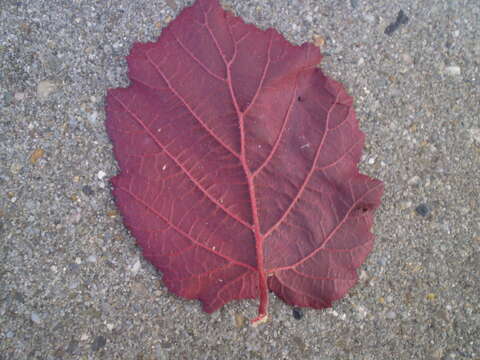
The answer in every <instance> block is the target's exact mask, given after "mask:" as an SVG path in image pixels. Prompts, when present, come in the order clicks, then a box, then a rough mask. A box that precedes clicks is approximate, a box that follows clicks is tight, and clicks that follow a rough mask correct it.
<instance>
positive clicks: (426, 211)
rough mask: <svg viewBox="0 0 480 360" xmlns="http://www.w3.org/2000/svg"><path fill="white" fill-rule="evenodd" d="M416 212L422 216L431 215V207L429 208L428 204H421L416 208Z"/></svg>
mask: <svg viewBox="0 0 480 360" xmlns="http://www.w3.org/2000/svg"><path fill="white" fill-rule="evenodd" d="M415 212H416V213H417V214H418V215H420V216H423V217H425V216H427V215H428V214H430V209H429V207H428V206H427V204H420V205H418V206H417V207H416V208H415Z"/></svg>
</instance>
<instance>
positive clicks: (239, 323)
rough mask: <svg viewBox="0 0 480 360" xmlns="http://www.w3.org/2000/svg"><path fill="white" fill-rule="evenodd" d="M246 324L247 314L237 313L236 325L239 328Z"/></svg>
mask: <svg viewBox="0 0 480 360" xmlns="http://www.w3.org/2000/svg"><path fill="white" fill-rule="evenodd" d="M244 325H245V316H243V315H242V314H235V327H236V328H237V329H240V328H242V327H243V326H244Z"/></svg>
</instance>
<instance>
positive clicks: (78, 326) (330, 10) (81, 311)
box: [0, 0, 480, 360]
mask: <svg viewBox="0 0 480 360" xmlns="http://www.w3.org/2000/svg"><path fill="white" fill-rule="evenodd" d="M191 3H192V2H191V1H185V0H168V1H161V0H137V1H130V0H102V1H97V0H68V1H67V0H27V1H20V0H1V1H0V359H355V360H357V359H360V360H373V359H390V358H395V359H432V360H433V359H448V360H450V359H480V311H479V310H480V308H479V307H480V306H479V297H480V255H479V254H480V212H479V209H480V195H479V193H480V117H479V110H480V109H479V104H480V73H479V59H480V42H479V38H480V3H479V2H478V0H457V1H446V0H399V1H387V0H379V1H367V0H348V1H347V0H342V1H334V0H275V1H273V0H225V1H223V4H224V7H225V8H227V9H229V10H231V11H233V12H235V13H236V14H238V15H241V16H242V17H243V18H244V19H245V20H246V21H247V22H251V23H254V24H256V25H258V26H260V27H262V28H266V27H275V28H276V29H278V30H279V31H280V32H281V33H282V34H284V35H285V36H286V38H287V39H289V40H290V41H293V42H295V43H302V42H305V41H311V40H312V39H315V40H316V41H317V43H318V44H321V45H322V51H323V52H324V55H325V58H324V60H323V62H322V67H323V68H324V69H325V71H326V72H327V73H328V74H329V75H330V76H332V77H333V78H335V79H337V80H340V81H342V82H343V83H344V84H345V86H346V87H347V88H348V91H349V92H350V93H351V94H352V95H353V96H354V97H355V107H356V110H357V114H358V118H359V120H360V122H361V127H362V129H363V130H364V131H365V133H366V135H367V144H366V148H365V156H364V158H363V162H362V166H361V167H362V171H364V172H365V173H367V174H370V175H372V176H374V177H378V178H380V179H382V180H383V181H384V182H385V184H386V192H385V196H384V200H383V205H382V207H381V208H380V210H379V211H378V213H377V218H376V225H375V229H374V232H375V234H376V236H377V238H376V245H375V248H374V250H373V252H372V254H371V256H370V257H369V258H368V260H367V262H366V263H365V264H364V265H363V266H362V268H361V270H360V271H359V273H360V279H361V280H360V283H359V285H358V286H357V287H356V288H355V289H354V290H353V291H351V292H350V293H349V295H348V296H347V297H346V298H345V299H343V300H342V301H339V302H338V303H336V305H335V307H334V308H333V309H329V310H326V311H318V310H303V311H295V312H292V308H291V307H289V306H287V305H286V304H284V303H283V302H281V301H280V300H278V299H277V298H276V297H275V296H274V295H271V306H270V312H271V315H272V316H271V320H270V321H269V322H268V323H267V324H265V325H263V326H260V327H257V328H252V327H251V326H249V325H248V320H247V319H249V318H252V317H254V315H255V313H256V310H257V308H256V302H255V301H242V302H236V303H232V304H229V305H227V306H226V307H224V308H223V309H222V310H221V311H218V312H216V313H214V314H213V315H208V314H205V313H203V312H202V311H201V308H200V304H199V303H198V302H196V301H187V300H183V299H179V298H177V297H176V296H174V295H171V294H168V293H167V291H166V288H165V287H164V286H163V285H162V282H161V276H160V274H158V273H156V271H155V270H154V269H153V268H152V266H150V265H149V264H148V263H147V262H145V261H144V260H143V259H142V258H141V256H140V251H139V250H138V249H137V248H136V247H135V243H134V239H133V238H132V237H131V236H130V235H129V233H128V232H127V231H126V230H125V228H124V226H123V224H122V221H121V218H120V217H119V215H118V214H117V212H116V209H115V206H114V203H113V200H112V196H111V193H110V188H109V183H108V179H109V178H110V177H111V176H113V175H115V174H116V172H117V167H116V163H115V161H114V159H113V156H112V147H111V144H110V142H109V140H108V138H107V136H106V132H105V128H104V120H105V114H104V96H105V93H106V90H107V89H108V88H111V87H119V86H126V85H127V84H128V81H127V77H126V70H127V68H126V62H125V55H127V53H128V50H129V48H130V46H131V45H132V43H133V42H135V41H147V40H153V39H155V38H156V37H157V36H158V35H159V33H160V32H161V30H162V28H163V27H164V26H166V25H167V24H168V22H169V21H171V20H172V19H173V18H174V17H175V15H176V14H177V13H178V12H179V11H181V9H182V8H183V7H185V6H186V5H188V4H191ZM400 10H402V12H403V15H402V14H400V15H399V12H400ZM322 43H323V44H322Z"/></svg>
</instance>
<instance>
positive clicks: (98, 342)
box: [91, 336, 107, 351]
mask: <svg viewBox="0 0 480 360" xmlns="http://www.w3.org/2000/svg"><path fill="white" fill-rule="evenodd" d="M106 344H107V339H105V338H104V337H103V336H97V337H96V338H95V340H93V343H92V346H91V348H92V351H98V350H100V349H101V348H103V347H104V346H105V345H106Z"/></svg>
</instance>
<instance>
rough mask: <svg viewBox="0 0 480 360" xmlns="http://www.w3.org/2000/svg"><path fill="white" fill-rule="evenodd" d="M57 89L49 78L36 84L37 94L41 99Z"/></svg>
mask: <svg viewBox="0 0 480 360" xmlns="http://www.w3.org/2000/svg"><path fill="white" fill-rule="evenodd" d="M56 89H57V85H56V84H55V83H54V82H53V81H50V80H43V81H40V82H39V83H38V85H37V96H38V97H39V98H40V99H41V100H45V99H46V98H48V96H49V95H50V94H51V93H52V92H54V91H55V90H56Z"/></svg>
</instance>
